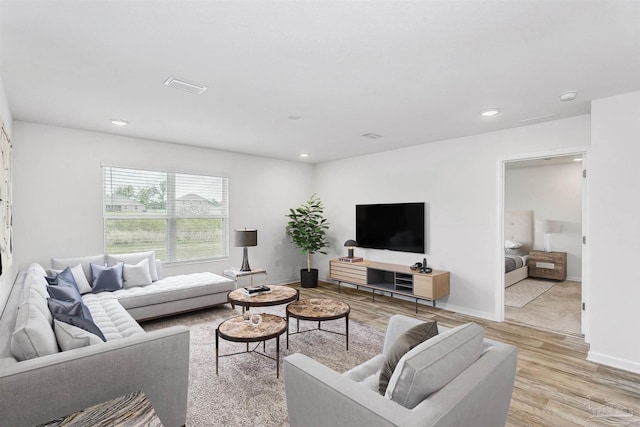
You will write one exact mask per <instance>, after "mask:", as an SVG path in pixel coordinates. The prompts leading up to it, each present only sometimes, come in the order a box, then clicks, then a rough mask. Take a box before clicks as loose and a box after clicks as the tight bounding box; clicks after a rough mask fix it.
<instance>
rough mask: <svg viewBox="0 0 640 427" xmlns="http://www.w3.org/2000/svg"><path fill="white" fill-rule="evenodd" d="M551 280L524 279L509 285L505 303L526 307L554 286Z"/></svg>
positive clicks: (505, 293) (505, 294) (506, 290)
mask: <svg viewBox="0 0 640 427" xmlns="http://www.w3.org/2000/svg"><path fill="white" fill-rule="evenodd" d="M554 284H555V282H551V281H549V280H536V279H524V280H521V281H519V282H518V283H515V284H513V285H511V286H509V287H508V288H507V289H505V292H504V303H505V305H508V306H511V307H524V306H525V305H527V304H529V303H530V302H531V301H533V300H534V299H536V298H538V297H539V296H540V295H542V294H543V293H545V292H547V291H548V290H549V289H551V288H552V287H553V285H554Z"/></svg>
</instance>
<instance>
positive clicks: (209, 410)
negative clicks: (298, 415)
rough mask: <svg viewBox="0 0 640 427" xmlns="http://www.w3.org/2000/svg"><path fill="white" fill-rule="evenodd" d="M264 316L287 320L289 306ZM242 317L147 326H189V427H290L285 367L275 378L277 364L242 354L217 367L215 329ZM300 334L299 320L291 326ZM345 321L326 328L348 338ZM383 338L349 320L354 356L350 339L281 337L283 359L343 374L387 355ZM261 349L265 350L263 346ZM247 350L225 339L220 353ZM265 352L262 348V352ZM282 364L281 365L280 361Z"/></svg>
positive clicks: (190, 317) (193, 317)
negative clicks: (310, 361) (292, 357)
mask: <svg viewBox="0 0 640 427" xmlns="http://www.w3.org/2000/svg"><path fill="white" fill-rule="evenodd" d="M256 311H258V312H260V313H271V314H276V315H280V316H282V315H284V311H285V307H284V306H278V307H261V308H259V309H256ZM238 314H240V311H239V310H232V309H231V308H229V307H228V306H223V307H219V308H212V309H209V310H204V311H200V312H196V313H192V314H186V315H180V316H174V317H170V318H166V319H160V320H155V321H151V322H145V323H143V324H142V326H143V328H144V329H145V330H146V331H151V330H156V329H160V328H166V327H168V326H174V325H184V326H186V327H188V328H189V330H190V366H189V400H188V408H187V426H198V427H206V426H225V427H228V426H242V427H247V426H261V427H285V426H288V425H289V421H288V415H287V404H286V398H285V389H284V369H283V368H284V366H283V364H281V365H280V378H278V379H276V363H275V361H273V360H270V359H267V358H266V357H263V356H260V355H257V354H239V355H236V356H230V357H223V358H221V359H220V366H219V375H216V365H215V354H216V353H215V330H216V327H217V326H218V325H219V324H220V322H222V321H223V320H225V319H228V318H230V317H233V316H236V315H238ZM290 326H291V330H292V331H295V321H294V320H292V321H291V322H290ZM315 326H317V323H315V322H305V321H301V322H300V329H301V330H304V329H312V328H314V327H315ZM344 327H345V322H344V319H338V320H333V321H329V322H322V328H323V329H328V330H333V331H336V332H340V333H344ZM383 340H384V333H383V332H382V331H380V330H378V329H375V328H373V327H372V326H369V325H364V324H362V323H358V322H355V321H353V320H351V321H349V351H347V350H345V338H344V337H343V336H341V335H336V334H332V333H328V332H322V331H312V332H305V333H302V334H299V335H292V336H291V337H290V338H289V350H287V348H286V335H282V336H281V337H280V356H281V357H282V358H284V357H286V356H287V355H289V354H293V353H302V354H306V355H307V356H309V357H313V358H314V359H316V360H318V361H319V362H320V363H322V364H324V365H326V366H328V367H330V368H331V369H334V370H336V371H338V372H345V371H347V370H349V369H351V368H353V367H354V366H356V365H359V364H360V363H363V362H365V361H366V360H368V359H370V358H371V357H373V356H375V355H376V354H378V353H380V352H381V351H382V343H383ZM260 347H262V346H260ZM252 348H253V347H252ZM245 349H246V346H245V344H239V343H232V342H228V341H224V340H220V353H221V354H227V353H233V352H237V351H243V350H245ZM260 350H262V348H261V349H260ZM266 351H267V354H271V355H275V341H274V340H270V341H268V342H267V347H266ZM281 363H282V361H281Z"/></svg>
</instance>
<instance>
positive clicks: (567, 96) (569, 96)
mask: <svg viewBox="0 0 640 427" xmlns="http://www.w3.org/2000/svg"><path fill="white" fill-rule="evenodd" d="M576 96H578V92H576V91H575V90H569V91H567V92H562V93H561V94H560V101H562V102H565V101H573V100H574V99H576Z"/></svg>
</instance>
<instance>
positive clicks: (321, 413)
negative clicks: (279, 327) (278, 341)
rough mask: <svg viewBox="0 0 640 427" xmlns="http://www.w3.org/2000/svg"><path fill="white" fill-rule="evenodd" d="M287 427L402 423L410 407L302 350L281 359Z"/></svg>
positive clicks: (377, 426) (382, 426)
mask: <svg viewBox="0 0 640 427" xmlns="http://www.w3.org/2000/svg"><path fill="white" fill-rule="evenodd" d="M284 382H285V389H286V394H287V409H288V412H289V424H290V425H291V427H299V426H304V427H324V426H332V425H334V426H339V425H343V426H366V427H387V426H401V425H402V426H405V425H410V424H407V422H408V416H409V415H410V413H411V410H409V409H406V408H404V407H402V406H400V405H398V404H397V403H395V402H392V401H390V400H388V399H386V398H385V397H384V396H381V395H380V394H378V393H376V392H375V391H373V390H370V389H368V388H366V387H365V386H363V385H361V384H359V383H356V382H355V381H353V380H351V379H349V378H347V377H345V376H344V375H341V374H339V373H338V372H336V371H334V370H332V369H330V368H328V367H326V366H324V365H322V364H321V363H319V362H317V361H315V360H314V359H311V358H309V357H307V356H305V355H302V354H299V353H297V354H292V355H291V356H288V357H286V358H285V359H284Z"/></svg>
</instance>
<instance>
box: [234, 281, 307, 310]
mask: <svg viewBox="0 0 640 427" xmlns="http://www.w3.org/2000/svg"><path fill="white" fill-rule="evenodd" d="M268 286H269V288H270V289H271V292H270V293H268V294H262V295H253V296H249V295H246V294H245V293H244V292H243V291H242V289H236V290H235V291H231V292H229V293H228V294H227V301H229V304H231V307H232V308H235V306H236V305H239V306H241V307H242V312H243V313H244V311H245V309H247V308H249V307H267V306H272V305H280V304H286V303H288V302H291V301H297V300H298V299H299V298H300V291H299V290H297V289H293V288H290V287H289V286H280V285H268Z"/></svg>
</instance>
